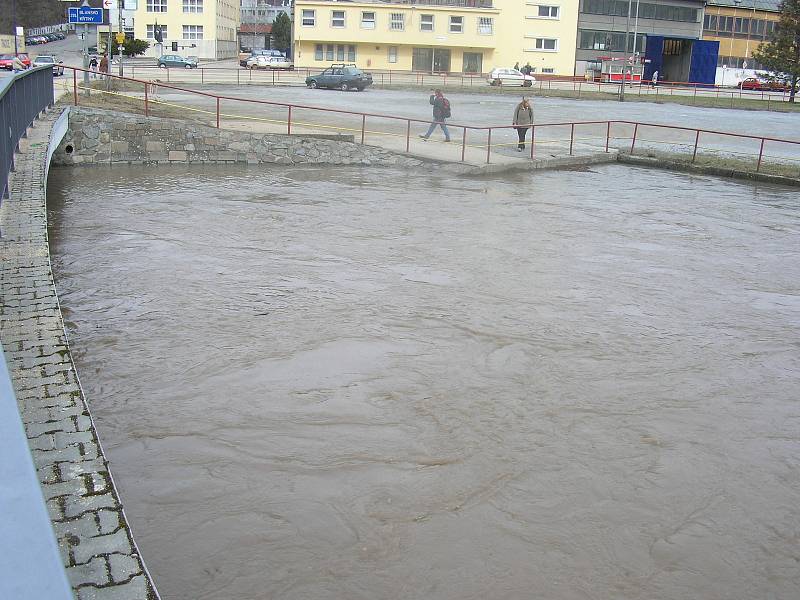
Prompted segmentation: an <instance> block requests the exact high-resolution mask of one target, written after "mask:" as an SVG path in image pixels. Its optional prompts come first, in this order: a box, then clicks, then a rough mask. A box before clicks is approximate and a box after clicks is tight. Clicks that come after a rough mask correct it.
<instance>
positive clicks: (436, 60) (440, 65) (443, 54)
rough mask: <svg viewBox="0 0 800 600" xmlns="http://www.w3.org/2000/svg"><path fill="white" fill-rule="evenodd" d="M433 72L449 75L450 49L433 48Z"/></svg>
mask: <svg viewBox="0 0 800 600" xmlns="http://www.w3.org/2000/svg"><path fill="white" fill-rule="evenodd" d="M433 72H434V73H449V72H450V49H449V48H434V49H433Z"/></svg>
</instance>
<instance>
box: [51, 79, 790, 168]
mask: <svg viewBox="0 0 800 600" xmlns="http://www.w3.org/2000/svg"><path fill="white" fill-rule="evenodd" d="M65 68H67V69H73V78H72V82H73V90H72V92H73V93H72V96H73V102H74V104H75V105H78V104H79V102H80V100H79V94H78V92H79V89H80V86H79V85H78V79H77V75H76V74H77V72H79V71H81V72H85V70H84V69H80V68H77V67H65ZM108 76H110V77H112V78H114V79H118V80H122V81H125V82H128V83H131V84H135V85H141V86H142V88H143V92H144V93H143V100H144V112H145V115H149V114H150V112H151V108H150V105H151V104H152V103H153V102H154V100H153V98H152V94H151V93H150V90H151V89H152V87H154V86H157V87H158V88H165V89H169V90H174V91H176V92H181V93H185V94H191V95H195V96H200V97H204V98H208V99H210V100H212V101H213V102H214V106H215V108H214V122H215V125H216V127H217V128H219V127H220V126H221V121H222V116H223V115H222V113H221V110H220V106H221V101H222V100H225V101H226V102H231V103H244V104H255V105H261V106H270V107H278V108H281V109H286V111H287V115H286V133H287V134H291V133H292V125H293V124H295V122H296V121H293V114H294V113H293V111H298V110H307V111H313V112H315V113H318V114H330V115H338V116H340V117H342V118H344V117H345V116H350V117H359V118H360V127H357V128H348V127H343V126H341V125H339V126H331V125H319V126H320V127H324V128H327V129H337V130H339V131H343V130H346V131H353V132H358V133H359V134H360V140H361V143H362V144H363V143H365V141H366V135H367V132H368V130H367V119H368V118H369V119H370V121H371V122H372V121H374V120H376V119H384V120H388V121H391V122H397V123H398V124H400V123H405V134H404V135H405V150H406V152H409V151H410V149H411V124H412V123H416V124H421V125H428V124H429V123H430V120H429V119H416V118H409V117H403V116H398V115H387V114H380V113H369V112H356V111H348V110H341V109H334V108H323V107H317V106H309V105H304V104H290V103H284V102H275V101H271V100H258V99H252V98H237V97H235V96H226V95H219V94H212V93H209V92H204V91H199V90H193V89H188V88H184V87H179V86H177V85H173V84H170V83H164V82H153V81H148V80H141V79H134V78H129V77H119V76H116V75H108ZM97 91H100V92H102V90H97ZM209 112H210V111H209ZM300 125H301V126H302V125H307V124H304V123H300ZM447 126H448V127H450V128H453V129H456V130H457V129H462V136H461V148H460V150H461V152H460V155H461V156H460V159H461V160H462V161H465V160H466V151H467V149H468V148H483V147H484V146H485V149H486V163H489V162H491V155H492V150H493V148H498V147H503V146H512V145H516V144H517V142H516V141H515V142H500V143H497V144H494V145H493V144H492V139H493V136H494V137H495V139H496V137H497V136H496V134H497V133H498V132H514V131H515V128H514V126H513V125H509V124H498V125H489V126H478V125H470V124H463V123H447ZM598 126H604V128H605V131H604V132H601V133H596V134H595V135H594V136H593V137H592V138H591V139H593V140H596V141H598V142H600V141H602V142H603V148H604V151H605V152H609V151H610V149H611V148H612V147H615V146H613V144H612V141H615V140H617V139H624V140H627V139H630V148H629V152H630V153H631V154H634V153H635V151H636V143H637V141H638V139H639V135H640V128H650V129H660V130H669V131H673V132H691V133H694V134H695V135H694V142H693V144H691V147H692V151H691V152H692V162H695V161H696V160H697V155H698V150H699V149H700V148H701V146H700V140H701V136H704V137H706V138H708V137H711V136H722V137H726V138H731V139H736V140H758V141H759V142H760V147H759V151H758V158H757V162H756V171H757V172H758V171H760V170H761V167H762V163H763V161H764V156H765V153H764V148H765V145H766V143H767V142H769V143H771V144H787V145H789V146H790V147H791V148H793V149H794V151H793V153H792V154H793V156H792V157H785V158H786V160H789V161H792V162H793V161H797V162H798V163H800V141H797V140H788V139H781V138H772V137H767V136H757V135H750V134H741V133H734V132H727V131H715V130H706V129H698V128H692V127H684V126H676V125H664V124H658V123H642V122H636V121H626V120H602V121H578V122H558V123H537V124H535V125H533V126H532V127H531V128H530V129H531V149H530V157H531V159H533V158H535V152H536V150H535V147H536V143H537V139H538V143H540V144H541V143H547V142H543V141H542V140H541V137H540V138H537V137H536V133H537V130H539V131H541V130H542V129H544V128H551V129H552V128H566V127H569V131H570V133H569V143H568V153H569V155H573V153H574V149H575V143H576V139H577V138H576V131H577V129H578V128H580V129H582V130H584V131H586V130H589V131H593V130H596V129H597V128H598ZM621 126H622V127H627V128H630V127H631V126H632V128H633V132H632V134H631V135H630V136H628V135H624V136H623V137H622V138H617V137H615V135H614V134H615V133H618V130H619V129H620V127H621ZM615 128H616V129H617V131H615ZM468 130H469V131H471V132H472V134H471V135H470V136H469V139H470V140H473V139H476V137H477V139H478V140H480V138H481V136H482V135H485V138H486V143H485V144H482V143H472V144H467V137H468V136H467V133H468ZM370 133H373V132H370ZM387 135H400V134H387ZM551 142H552V140H551ZM682 145H684V146H689V144H682ZM595 148H597V147H595ZM734 154H735V153H734ZM753 158H755V155H754V154H753Z"/></svg>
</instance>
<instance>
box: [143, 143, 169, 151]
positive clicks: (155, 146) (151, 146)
mask: <svg viewBox="0 0 800 600" xmlns="http://www.w3.org/2000/svg"><path fill="white" fill-rule="evenodd" d="M145 150H146V151H147V152H148V153H150V152H158V153H164V152H165V151H166V148H165V147H164V143H163V142H146V143H145Z"/></svg>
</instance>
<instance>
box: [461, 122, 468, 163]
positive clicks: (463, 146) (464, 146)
mask: <svg viewBox="0 0 800 600" xmlns="http://www.w3.org/2000/svg"><path fill="white" fill-rule="evenodd" d="M466 150H467V128H466V127H464V134H463V135H462V136H461V162H464V153H465V152H466Z"/></svg>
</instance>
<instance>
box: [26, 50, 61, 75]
mask: <svg viewBox="0 0 800 600" xmlns="http://www.w3.org/2000/svg"><path fill="white" fill-rule="evenodd" d="M44 65H53V75H63V74H64V61H63V60H58V59H57V58H56V57H55V56H51V55H44V54H42V55H40V56H37V57H36V58H34V59H33V66H34V67H41V66H44Z"/></svg>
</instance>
